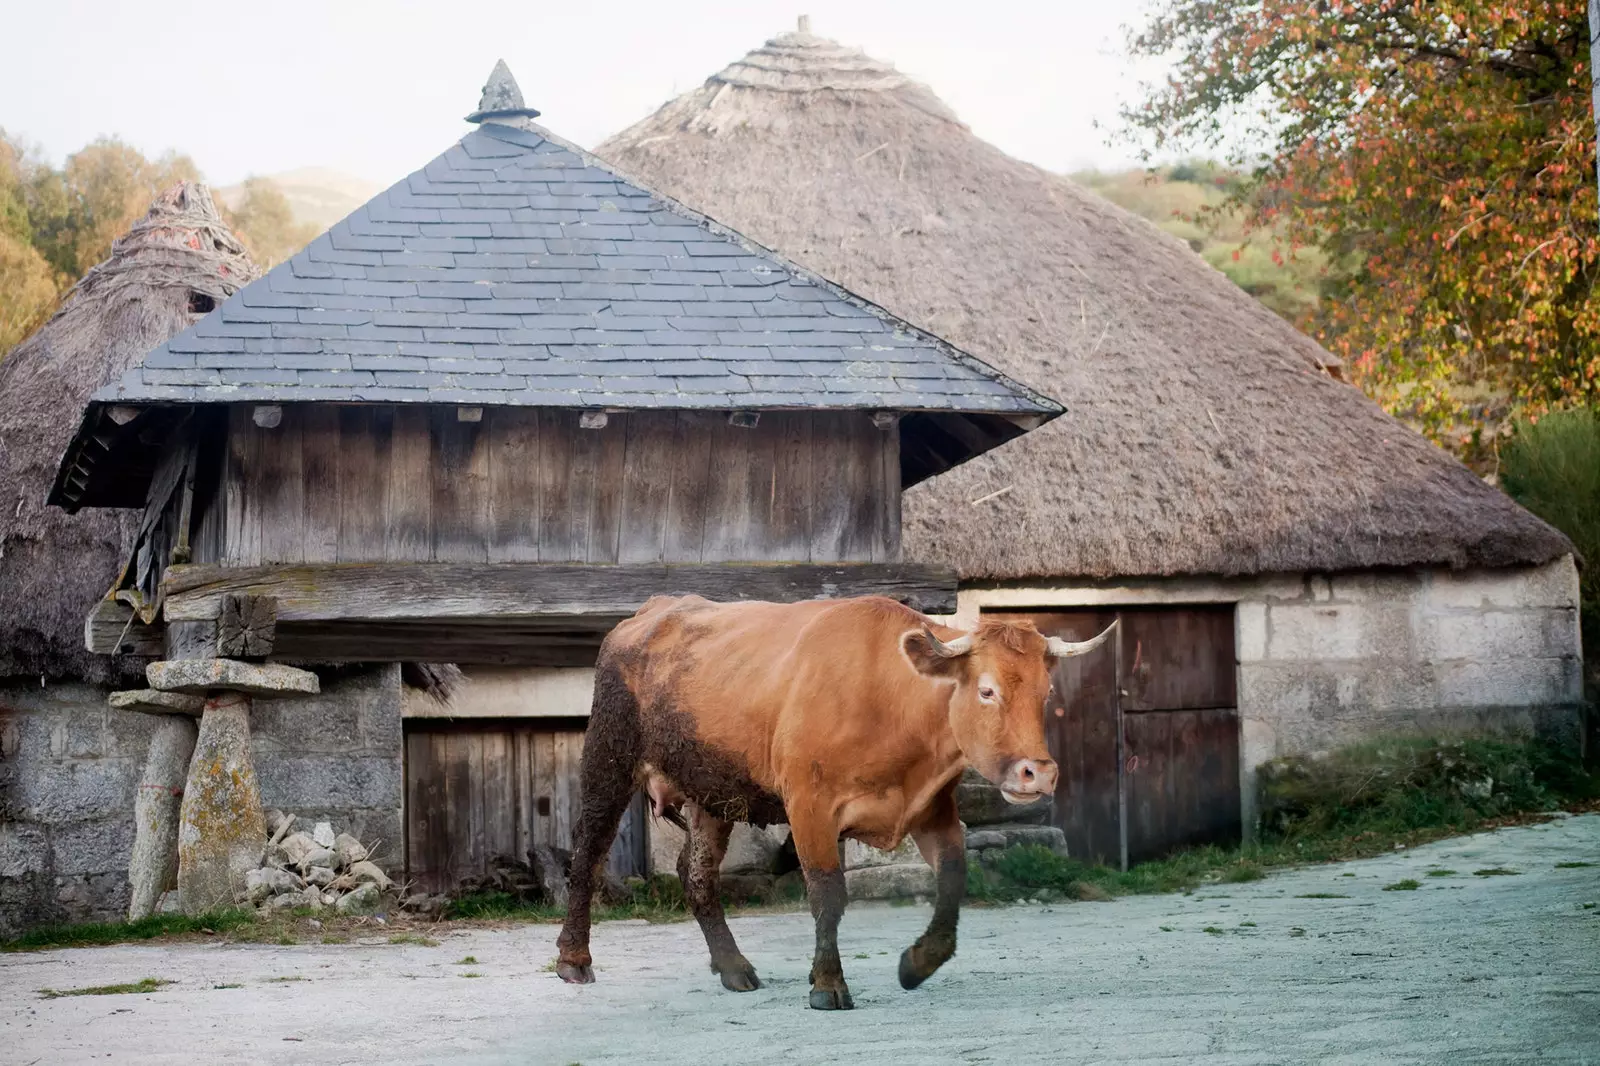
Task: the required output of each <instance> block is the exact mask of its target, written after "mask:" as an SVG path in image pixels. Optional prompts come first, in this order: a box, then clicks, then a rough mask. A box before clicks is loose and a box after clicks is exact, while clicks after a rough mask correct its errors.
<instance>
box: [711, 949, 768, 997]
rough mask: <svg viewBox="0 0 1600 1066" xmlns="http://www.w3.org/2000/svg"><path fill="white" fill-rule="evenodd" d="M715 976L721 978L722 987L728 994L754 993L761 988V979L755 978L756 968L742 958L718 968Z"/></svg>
mask: <svg viewBox="0 0 1600 1066" xmlns="http://www.w3.org/2000/svg"><path fill="white" fill-rule="evenodd" d="M717 974H718V976H720V977H721V978H722V987H723V988H726V989H727V990H728V991H729V992H754V991H755V990H756V989H758V988H760V987H761V978H759V977H757V976H756V968H755V967H754V966H751V965H750V963H749V962H748V961H747V960H746V959H744V958H743V957H740V958H739V960H738V961H737V962H731V963H728V964H727V965H725V966H719V967H718V968H717Z"/></svg>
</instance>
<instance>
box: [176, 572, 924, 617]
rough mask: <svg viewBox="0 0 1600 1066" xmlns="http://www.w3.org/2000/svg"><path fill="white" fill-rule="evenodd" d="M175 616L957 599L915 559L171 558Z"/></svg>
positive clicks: (622, 610) (555, 611)
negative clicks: (241, 599)
mask: <svg viewBox="0 0 1600 1066" xmlns="http://www.w3.org/2000/svg"><path fill="white" fill-rule="evenodd" d="M163 586H164V588H165V591H166V617H167V618H168V619H170V620H180V621H181V620H193V619H201V618H215V617H217V615H218V614H219V612H220V609H221V597H222V595H223V594H224V593H228V592H241V593H247V594H250V595H256V596H271V597H273V598H275V599H276V600H277V601H278V621H279V624H280V625H283V624H286V623H294V622H328V621H337V620H381V619H393V620H427V619H446V618H452V619H514V618H534V617H541V616H552V615H563V616H566V615H570V616H584V615H596V616H607V617H611V616H615V617H625V616H627V615H629V614H632V613H633V612H634V611H635V610H637V609H638V607H639V606H640V605H641V604H643V603H644V601H645V600H647V599H648V598H650V597H651V596H653V595H660V594H666V595H683V594H688V593H696V594H699V595H702V596H706V597H707V598H709V599H713V600H729V601H732V600H770V601H780V602H793V601H796V600H804V599H814V598H840V597H847V596H860V595H884V596H892V597H895V598H897V599H901V600H902V601H904V602H907V603H910V604H911V605H912V606H914V607H916V608H917V609H919V610H923V611H925V612H929V613H948V612H949V611H951V610H953V609H954V607H955V575H954V574H953V573H952V572H950V571H948V570H944V569H942V568H939V567H932V566H924V565H920V564H911V563H889V564H855V565H840V566H814V565H810V564H806V565H796V564H770V565H769V564H757V565H738V564H730V565H723V566H705V565H702V566H560V565H544V564H538V563H533V564H526V563H484V564H453V563H427V564H393V563H370V564H368V563H334V564H322V565H315V566H299V567H270V566H269V567H226V566H216V565H189V566H174V567H170V568H168V570H167V574H166V577H165V579H164V581H163Z"/></svg>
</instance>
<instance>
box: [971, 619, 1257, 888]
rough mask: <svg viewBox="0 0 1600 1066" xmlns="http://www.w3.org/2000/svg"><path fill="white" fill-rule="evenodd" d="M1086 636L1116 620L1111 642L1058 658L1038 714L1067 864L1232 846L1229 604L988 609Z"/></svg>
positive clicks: (1234, 751) (1234, 732)
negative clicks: (1057, 774)
mask: <svg viewBox="0 0 1600 1066" xmlns="http://www.w3.org/2000/svg"><path fill="white" fill-rule="evenodd" d="M990 617H1002V618H1003V617H1015V618H1027V619H1030V620H1031V621H1032V622H1033V623H1034V624H1035V625H1036V626H1038V627H1039V631H1040V632H1042V633H1045V634H1048V635H1051V636H1060V637H1063V638H1065V639H1067V640H1086V639H1088V638H1089V637H1092V636H1094V635H1095V634H1096V633H1098V632H1100V631H1101V630H1102V629H1104V628H1105V627H1106V626H1107V625H1109V624H1111V622H1112V621H1113V620H1115V619H1117V618H1121V619H1122V630H1121V639H1120V640H1117V641H1110V642H1107V643H1106V644H1105V645H1103V646H1102V647H1100V648H1098V649H1096V650H1095V651H1093V652H1090V653H1089V654H1088V655H1082V656H1077V657H1075V658H1072V659H1066V660H1063V661H1062V662H1061V663H1060V664H1058V665H1057V667H1056V670H1055V675H1054V682H1055V688H1054V690H1053V691H1052V693H1051V696H1050V700H1049V703H1048V704H1047V706H1046V708H1045V732H1046V737H1047V738H1048V740H1049V743H1050V751H1051V755H1052V756H1053V757H1054V758H1055V759H1056V761H1057V762H1058V763H1059V764H1060V766H1061V781H1060V783H1059V785H1058V786H1057V789H1056V799H1055V812H1054V818H1055V823H1056V824H1057V825H1059V826H1060V827H1061V830H1062V832H1063V833H1065V834H1066V837H1067V848H1068V851H1069V852H1070V854H1072V855H1073V856H1075V857H1078V858H1084V859H1088V860H1092V861H1098V862H1104V863H1108V864H1110V865H1113V866H1115V865H1126V864H1127V863H1129V862H1139V861H1141V860H1144V859H1152V858H1157V857H1159V856H1162V855H1165V854H1168V853H1170V852H1172V851H1175V850H1177V849H1179V848H1183V847H1191V846H1194V845H1197V844H1207V843H1230V842H1236V841H1237V840H1238V839H1239V828H1240V826H1239V817H1240V810H1239V716H1238V710H1237V707H1238V699H1237V695H1236V692H1235V670H1234V666H1235V657H1234V644H1233V608H1232V607H1230V606H1204V607H1180V608H1171V607H1163V608H1124V609H1122V610H1077V611H1050V612H1038V611H1036V612H1025V613H1024V612H996V613H994V614H992V615H990Z"/></svg>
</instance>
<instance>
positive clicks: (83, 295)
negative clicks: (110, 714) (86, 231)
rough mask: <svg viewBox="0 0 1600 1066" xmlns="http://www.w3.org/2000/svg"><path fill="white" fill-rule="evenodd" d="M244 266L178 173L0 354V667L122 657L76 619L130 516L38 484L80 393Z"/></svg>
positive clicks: (122, 543)
mask: <svg viewBox="0 0 1600 1066" xmlns="http://www.w3.org/2000/svg"><path fill="white" fill-rule="evenodd" d="M256 274H257V271H256V268H255V264H253V263H252V262H251V261H250V258H249V256H248V255H246V254H245V250H244V247H243V246H242V245H241V244H240V243H239V241H238V239H237V238H236V237H234V235H233V233H232V232H231V231H230V230H229V229H228V227H227V225H226V224H225V223H224V222H223V221H222V216H221V215H220V214H218V212H217V208H216V204H215V203H213V202H212V199H211V192H210V190H209V189H207V188H206V187H205V186H204V185H199V184H194V183H190V182H182V183H180V184H178V185H175V186H173V187H172V188H171V189H168V190H167V191H166V192H164V193H162V194H161V195H160V196H158V197H156V200H155V202H154V203H153V204H151V205H150V211H149V213H147V214H146V215H145V216H144V217H143V218H141V219H139V221H137V222H135V223H134V224H133V227H132V228H131V229H130V230H129V231H128V232H127V234H126V235H124V236H123V237H122V238H121V239H120V240H118V241H117V242H116V243H115V244H113V245H112V248H111V254H110V256H109V257H107V259H106V260H105V262H103V263H101V264H99V265H98V266H96V267H95V268H94V269H92V270H90V271H89V272H88V273H87V274H85V275H84V277H83V279H82V280H80V281H79V282H78V284H77V286H76V287H74V288H73V290H72V292H71V293H70V294H68V296H67V298H66V300H65V302H64V303H63V304H62V305H61V309H60V310H59V311H57V312H56V313H55V315H54V316H53V317H52V318H51V319H50V320H49V321H48V322H46V323H45V324H44V325H43V326H41V327H39V329H38V330H37V331H36V332H35V333H34V334H33V335H32V336H30V337H28V338H27V339H25V340H24V341H23V342H22V343H21V344H19V345H17V347H16V348H14V349H12V351H11V353H10V354H9V355H8V356H7V357H6V359H5V361H4V362H0V678H3V677H8V676H15V675H48V676H53V677H67V676H76V677H83V678H88V679H91V680H96V679H103V678H107V677H111V676H115V674H116V673H117V672H118V671H119V670H120V669H122V668H123V667H124V666H125V665H126V664H118V663H116V662H114V661H112V660H108V659H102V658H99V657H97V656H91V655H89V653H88V652H87V651H85V650H84V647H83V620H84V616H85V615H87V614H88V613H89V609H90V608H91V607H92V606H93V605H94V602H95V601H96V600H97V599H98V598H99V597H100V596H102V595H104V594H105V591H106V590H107V589H108V588H110V586H111V583H112V581H113V580H114V579H115V577H116V573H117V568H118V567H120V566H121V565H122V562H123V560H124V558H125V557H126V553H127V549H128V544H129V541H130V537H131V533H132V525H133V523H134V522H135V521H136V520H137V515H130V514H129V513H127V512H112V511H102V512H97V513H94V514H85V515H80V516H76V517H68V516H67V515H66V514H64V513H63V512H61V511H60V510H57V509H55V508H49V507H46V506H45V495H46V493H47V492H48V491H49V489H50V484H51V482H52V481H53V480H54V477H55V472H56V463H57V460H59V459H60V457H61V454H62V452H64V451H65V450H66V446H67V442H68V441H69V439H70V438H71V437H72V433H73V431H74V430H76V429H77V428H78V416H79V414H80V413H81V412H82V410H83V407H84V404H85V403H86V402H87V401H88V399H89V396H90V395H91V394H92V393H93V392H94V391H95V390H96V389H98V388H100V387H101V386H102V385H105V384H106V383H108V382H110V381H114V380H115V379H117V378H118V377H120V376H121V375H122V373H123V372H124V371H125V370H127V368H128V367H129V366H131V365H133V364H134V363H136V362H137V361H138V360H139V359H140V358H141V357H142V356H143V355H144V354H145V352H147V351H149V350H150V349H151V348H152V347H154V346H155V345H157V344H160V343H161V342H162V341H165V340H166V339H167V338H169V337H171V336H173V335H174V334H175V333H177V332H178V331H180V330H182V329H184V328H186V327H187V326H189V325H191V324H192V323H194V322H196V321H198V320H199V319H200V318H201V317H202V316H203V315H204V314H206V313H207V312H209V311H211V310H212V309H213V308H214V307H215V306H216V305H217V304H218V303H221V302H222V301H223V300H225V299H227V298H228V297H229V296H231V295H232V294H233V293H234V292H235V291H236V290H237V289H238V288H239V287H240V286H241V285H243V284H244V283H245V282H247V281H250V280H251V279H253V278H254V277H255V276H256Z"/></svg>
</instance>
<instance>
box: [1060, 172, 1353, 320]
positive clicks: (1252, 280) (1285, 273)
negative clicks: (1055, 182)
mask: <svg viewBox="0 0 1600 1066" xmlns="http://www.w3.org/2000/svg"><path fill="white" fill-rule="evenodd" d="M1071 177H1072V180H1074V181H1076V182H1077V183H1078V184H1080V185H1083V186H1086V187H1088V188H1090V189H1093V190H1094V191H1095V192H1097V193H1099V194H1100V195H1101V196H1104V197H1105V198H1106V199H1107V200H1110V201H1111V202H1112V203H1114V204H1116V205H1117V206H1119V207H1123V208H1126V209H1127V210H1129V211H1132V212H1133V213H1134V214H1136V215H1139V216H1141V217H1143V218H1147V219H1149V220H1150V221H1151V222H1154V223H1155V224H1156V225H1158V226H1160V227H1161V228H1162V229H1164V230H1166V231H1167V232H1168V233H1171V234H1172V235H1173V236H1176V237H1179V238H1181V239H1182V240H1185V241H1187V242H1188V243H1189V246H1190V247H1191V248H1193V249H1194V250H1195V251H1196V252H1199V253H1200V255H1201V257H1202V258H1203V259H1205V261H1206V262H1208V263H1210V264H1211V265H1212V266H1214V267H1216V268H1217V269H1218V270H1220V271H1222V272H1223V273H1224V274H1226V275H1227V276H1228V278H1229V279H1230V280H1231V281H1232V282H1233V283H1234V284H1235V285H1237V286H1239V287H1240V288H1241V289H1243V290H1244V291H1245V292H1248V293H1249V294H1250V295H1252V296H1254V297H1255V298H1256V299H1258V300H1260V301H1261V302H1262V303H1263V304H1265V305H1267V306H1268V307H1270V308H1272V310H1274V311H1276V312H1277V313H1278V314H1280V315H1282V316H1283V317H1284V318H1287V319H1288V320H1289V321H1291V322H1294V323H1296V324H1297V325H1299V324H1301V323H1302V322H1303V320H1304V318H1305V316H1306V315H1307V314H1308V313H1309V312H1310V311H1311V310H1312V309H1313V308H1314V307H1315V306H1316V303H1317V299H1318V293H1319V283H1320V279H1321V278H1322V277H1323V276H1324V273H1325V270H1326V259H1325V258H1324V256H1323V255H1322V253H1321V252H1319V251H1318V250H1316V249H1314V248H1310V249H1301V250H1300V251H1299V252H1297V253H1295V255H1294V256H1293V257H1292V258H1291V257H1290V256H1289V254H1288V250H1287V248H1286V247H1284V248H1280V249H1278V251H1279V254H1280V256H1281V257H1282V258H1283V260H1284V261H1283V262H1282V263H1281V264H1280V263H1276V262H1274V261H1273V252H1274V241H1273V239H1272V235H1271V234H1270V233H1258V234H1255V235H1253V236H1250V237H1248V238H1247V237H1246V234H1245V232H1244V227H1243V226H1242V225H1241V224H1240V222H1239V220H1238V218H1237V217H1234V216H1232V215H1213V216H1210V217H1208V218H1206V219H1205V220H1203V221H1202V222H1198V223H1197V222H1195V221H1191V220H1192V219H1194V218H1195V216H1196V215H1197V214H1198V213H1199V212H1201V211H1202V210H1203V209H1205V208H1215V207H1217V206H1218V205H1219V204H1221V203H1222V202H1223V200H1224V199H1225V197H1226V196H1227V189H1228V185H1229V182H1230V181H1231V180H1232V177H1231V175H1230V174H1229V173H1228V172H1227V171H1225V170H1222V169H1220V168H1217V167H1213V166H1211V165H1209V164H1205V163H1183V164H1179V165H1177V166H1174V167H1168V168H1166V169H1163V170H1158V171H1154V172H1152V171H1146V170H1124V171H1114V172H1102V171H1083V172H1080V173H1077V174H1073V175H1071Z"/></svg>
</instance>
